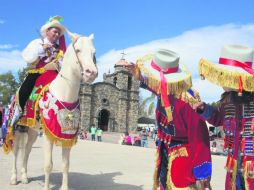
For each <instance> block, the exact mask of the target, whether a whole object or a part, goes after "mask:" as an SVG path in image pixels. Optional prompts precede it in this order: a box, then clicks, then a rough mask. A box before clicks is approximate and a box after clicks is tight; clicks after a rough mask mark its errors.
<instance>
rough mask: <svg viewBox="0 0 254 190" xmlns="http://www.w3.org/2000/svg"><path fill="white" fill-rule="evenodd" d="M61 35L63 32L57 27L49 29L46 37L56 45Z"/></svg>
mask: <svg viewBox="0 0 254 190" xmlns="http://www.w3.org/2000/svg"><path fill="white" fill-rule="evenodd" d="M60 34H61V30H60V29H59V28H56V27H52V28H49V29H48V30H47V31H46V36H47V38H48V40H49V41H50V42H51V43H56V42H57V40H58V39H59V37H60Z"/></svg>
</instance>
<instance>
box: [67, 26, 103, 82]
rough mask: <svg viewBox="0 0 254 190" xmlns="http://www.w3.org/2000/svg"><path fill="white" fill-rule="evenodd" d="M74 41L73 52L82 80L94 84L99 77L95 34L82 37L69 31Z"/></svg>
mask: <svg viewBox="0 0 254 190" xmlns="http://www.w3.org/2000/svg"><path fill="white" fill-rule="evenodd" d="M68 34H69V36H70V38H71V40H72V47H70V48H71V49H72V50H74V51H71V52H74V54H75V55H73V56H74V59H76V63H77V64H78V65H79V67H78V68H79V72H80V74H81V75H80V77H81V80H82V81H84V82H87V83H92V82H93V81H94V80H95V78H96V77H97V76H98V70H97V67H96V57H95V48H94V45H93V38H94V36H93V34H91V35H90V36H88V37H86V36H80V35H78V34H74V33H71V32H69V31H68Z"/></svg>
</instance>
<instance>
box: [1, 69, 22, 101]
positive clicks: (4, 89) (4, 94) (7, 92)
mask: <svg viewBox="0 0 254 190" xmlns="http://www.w3.org/2000/svg"><path fill="white" fill-rule="evenodd" d="M17 88H18V83H17V81H16V80H15V77H14V75H13V74H12V73H11V72H7V73H5V74H0V104H2V105H4V106H5V105H7V104H8V103H9V100H10V97H11V96H12V95H13V94H14V93H15V92H16V90H17Z"/></svg>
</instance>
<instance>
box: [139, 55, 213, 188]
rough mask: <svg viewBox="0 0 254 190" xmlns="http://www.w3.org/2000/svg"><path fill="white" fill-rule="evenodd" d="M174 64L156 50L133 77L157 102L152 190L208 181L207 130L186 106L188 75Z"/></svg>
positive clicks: (174, 57) (173, 58)
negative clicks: (156, 146) (153, 94)
mask: <svg viewBox="0 0 254 190" xmlns="http://www.w3.org/2000/svg"><path fill="white" fill-rule="evenodd" d="M166 59H168V61H165V60H166ZM161 60H162V61H161ZM178 61H179V57H178V55H177V54H176V53H174V52H171V51H169V50H159V51H158V52H156V53H155V54H154V55H148V56H145V57H143V58H142V59H140V60H138V61H137V65H136V68H137V69H136V71H135V73H134V75H136V78H139V79H140V81H141V87H143V88H145V89H148V90H150V91H151V92H153V93H155V94H156V95H157V99H158V101H157V108H156V120H157V125H158V138H159V141H158V149H157V156H158V157H157V161H156V169H155V173H154V187H153V189H154V190H156V189H157V188H158V187H160V189H161V190H171V189H174V190H175V189H179V190H180V189H182V190H183V189H185V190H191V189H196V188H197V187H196V181H197V180H202V179H208V178H210V177H211V166H212V165H211V154H210V148H209V147H210V146H209V134H208V129H207V126H206V124H205V122H204V121H203V120H202V118H201V117H200V116H199V115H198V114H197V113H196V112H195V111H194V110H193V109H192V108H191V107H190V105H189V103H190V101H188V100H190V98H188V97H187V94H186V91H187V90H188V89H189V88H190V87H191V75H190V73H189V72H188V70H187V69H186V68H185V67H184V65H182V64H179V63H178ZM160 62H162V63H160ZM163 66H164V67H163Z"/></svg>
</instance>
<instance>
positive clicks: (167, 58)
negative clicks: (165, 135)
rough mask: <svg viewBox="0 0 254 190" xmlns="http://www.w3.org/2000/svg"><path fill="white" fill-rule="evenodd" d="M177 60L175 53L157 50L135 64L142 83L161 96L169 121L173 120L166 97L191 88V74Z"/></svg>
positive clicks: (177, 56) (178, 58)
mask: <svg viewBox="0 0 254 190" xmlns="http://www.w3.org/2000/svg"><path fill="white" fill-rule="evenodd" d="M179 60H180V57H179V55H178V54H177V53H175V52H173V51H171V50H167V49H159V50H157V51H156V52H155V53H154V54H150V55H146V56H144V57H142V58H141V59H138V60H137V64H136V67H137V68H138V70H139V71H140V74H141V75H142V78H143V82H144V83H145V84H146V85H147V86H148V88H150V89H151V90H152V91H154V92H155V93H156V94H157V95H161V99H162V105H163V106H164V107H165V110H166V113H167V116H168V119H169V121H172V119H173V118H172V112H171V107H170V102H169V98H168V95H170V94H174V95H180V94H181V93H183V92H186V91H187V90H188V89H189V88H191V86H192V81H191V74H190V72H189V71H188V69H187V68H186V66H185V65H183V64H180V63H179Z"/></svg>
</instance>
